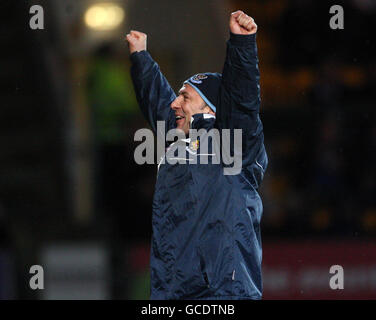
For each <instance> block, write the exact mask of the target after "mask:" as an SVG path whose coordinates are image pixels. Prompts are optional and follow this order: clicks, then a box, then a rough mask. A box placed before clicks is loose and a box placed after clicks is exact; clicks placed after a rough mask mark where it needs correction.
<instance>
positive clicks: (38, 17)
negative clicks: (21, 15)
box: [29, 5, 44, 30]
mask: <svg viewBox="0 0 376 320" xmlns="http://www.w3.org/2000/svg"><path fill="white" fill-rule="evenodd" d="M29 13H30V14H34V15H33V16H32V17H31V18H30V22H29V25H30V28H31V29H33V30H37V29H44V11H43V7H42V6H39V5H34V6H32V7H31V8H30V11H29Z"/></svg>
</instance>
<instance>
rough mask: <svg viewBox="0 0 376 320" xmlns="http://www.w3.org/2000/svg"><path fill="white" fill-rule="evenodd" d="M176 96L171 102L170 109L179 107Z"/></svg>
mask: <svg viewBox="0 0 376 320" xmlns="http://www.w3.org/2000/svg"><path fill="white" fill-rule="evenodd" d="M178 98H179V97H176V98H175V100H174V101H172V102H171V109H172V110H178V109H180V104H179V101H178Z"/></svg>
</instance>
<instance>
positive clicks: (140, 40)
mask: <svg viewBox="0 0 376 320" xmlns="http://www.w3.org/2000/svg"><path fill="white" fill-rule="evenodd" d="M126 40H127V41H128V45H129V52H130V54H131V55H130V59H131V62H132V67H131V76H132V81H133V85H134V89H135V92H136V97H137V101H138V104H139V105H140V108H141V111H142V113H143V114H144V116H145V118H146V119H147V121H148V122H149V124H150V126H151V127H152V129H153V130H154V132H156V129H157V121H166V128H165V129H166V131H168V130H169V129H171V128H172V127H174V126H175V116H174V113H173V111H172V109H171V108H170V104H171V102H172V101H173V100H174V99H175V97H176V95H175V93H174V91H173V90H172V88H171V86H170V84H169V83H168V81H167V79H166V78H165V77H164V76H163V74H162V72H161V71H160V69H159V66H158V64H157V63H156V62H155V61H154V60H153V59H152V57H151V56H150V54H149V53H148V52H147V51H146V43H147V35H146V34H145V33H142V32H139V31H131V32H130V33H129V34H127V36H126Z"/></svg>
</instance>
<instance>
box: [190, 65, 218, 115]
mask: <svg viewBox="0 0 376 320" xmlns="http://www.w3.org/2000/svg"><path fill="white" fill-rule="evenodd" d="M221 79H222V75H221V74H220V73H211V72H206V73H198V74H195V75H194V76H192V77H190V78H189V79H187V80H185V81H184V84H186V83H188V84H189V85H190V86H191V87H192V88H193V89H195V90H196V92H197V93H198V94H199V95H200V96H201V98H202V99H203V100H204V101H205V103H206V104H207V105H208V106H209V107H210V108H211V109H212V110H213V111H214V112H216V110H217V108H216V106H217V104H218V99H219V88H220V85H221Z"/></svg>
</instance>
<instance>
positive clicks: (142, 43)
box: [125, 30, 147, 54]
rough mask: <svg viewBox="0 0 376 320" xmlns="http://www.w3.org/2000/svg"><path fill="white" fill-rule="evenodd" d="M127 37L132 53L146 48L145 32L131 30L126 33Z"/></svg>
mask: <svg viewBox="0 0 376 320" xmlns="http://www.w3.org/2000/svg"><path fill="white" fill-rule="evenodd" d="M125 39H126V40H127V41H128V45H129V52H130V53H131V54H132V53H133V52H138V51H142V50H146V39H147V35H146V34H145V33H142V32H139V31H133V30H131V32H130V33H128V34H127V35H126V37H125Z"/></svg>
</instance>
